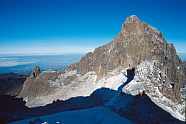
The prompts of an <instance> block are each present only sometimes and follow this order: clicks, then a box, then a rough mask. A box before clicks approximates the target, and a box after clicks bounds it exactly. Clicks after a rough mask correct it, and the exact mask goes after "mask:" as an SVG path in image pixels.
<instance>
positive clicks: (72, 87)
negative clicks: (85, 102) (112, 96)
mask: <svg viewBox="0 0 186 124" xmlns="http://www.w3.org/2000/svg"><path fill="white" fill-rule="evenodd" d="M153 63H154V62H149V61H144V62H143V63H141V64H140V65H138V66H137V68H136V74H135V77H134V79H133V80H132V81H131V82H130V83H128V84H127V85H126V86H125V87H123V89H122V91H123V92H125V93H127V94H131V95H138V94H139V93H141V92H143V91H145V93H146V94H147V95H148V96H149V97H150V99H151V100H152V101H153V102H154V103H155V104H156V105H158V106H159V107H161V108H162V109H164V110H165V111H167V112H169V113H170V114H171V115H172V116H173V117H175V118H177V119H179V120H181V121H185V103H184V102H182V103H175V102H173V101H171V100H170V99H168V98H166V97H165V96H163V94H162V93H161V92H160V91H159V89H158V86H159V85H160V83H161V82H160V80H161V79H160V76H159V72H160V70H159V69H158V68H157V67H156V65H154V64H153ZM123 73H126V68H123V67H118V68H116V69H115V70H113V71H112V72H109V73H108V74H107V75H106V76H104V77H103V78H102V79H100V80H97V75H96V73H95V72H88V73H86V74H84V75H80V74H77V72H76V70H74V71H69V72H66V73H64V74H61V75H60V76H59V77H58V79H56V80H55V81H49V84H50V86H51V87H55V88H56V91H55V92H54V93H53V94H50V95H48V96H38V97H36V98H35V99H32V100H27V103H26V105H27V106H28V107H36V106H44V105H46V104H49V103H52V102H53V101H55V100H57V99H60V100H67V99H69V98H72V97H77V96H89V95H90V94H91V93H92V92H93V91H95V90H96V89H99V88H102V87H105V88H110V89H113V90H118V87H119V86H120V85H122V84H123V83H124V82H125V81H126V80H127V77H126V76H125V75H124V74H123ZM67 80H68V81H69V82H66V81H67ZM167 86H170V84H167Z"/></svg>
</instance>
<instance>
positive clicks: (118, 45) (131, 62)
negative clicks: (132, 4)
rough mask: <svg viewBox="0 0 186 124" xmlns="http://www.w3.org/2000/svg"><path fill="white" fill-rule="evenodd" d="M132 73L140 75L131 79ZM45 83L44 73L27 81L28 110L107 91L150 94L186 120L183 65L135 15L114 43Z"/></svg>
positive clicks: (96, 51)
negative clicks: (100, 89)
mask: <svg viewBox="0 0 186 124" xmlns="http://www.w3.org/2000/svg"><path fill="white" fill-rule="evenodd" d="M130 70H133V72H134V73H135V74H132V77H131V76H129V73H128V72H129V71H130ZM55 73H56V72H55ZM35 74H36V73H35ZM45 74H46V73H45ZM49 74H50V75H52V74H54V72H53V73H52V72H50V73H49ZM47 75H48V74H47ZM55 75H56V74H55ZM45 77H46V76H44V75H43V74H42V73H41V74H39V75H38V74H36V76H35V77H34V78H32V77H29V78H28V79H27V80H26V81H25V84H24V86H23V89H22V91H21V93H20V95H19V96H21V97H23V98H24V100H25V101H27V103H26V105H27V106H28V107H36V106H44V105H46V104H49V103H52V102H53V101H55V100H58V99H60V100H67V99H69V98H72V97H77V96H89V95H90V94H91V93H92V92H94V91H95V90H96V89H99V88H102V87H105V88H110V89H113V90H119V91H121V92H125V93H127V94H131V95H138V94H139V93H140V94H141V95H143V94H142V93H146V94H147V96H148V97H149V98H150V99H151V100H152V101H153V102H154V103H155V104H156V105H158V106H160V107H161V108H163V109H164V110H165V111H167V112H169V113H170V114H171V115H172V116H174V117H175V118H178V119H180V120H182V121H184V120H185V102H184V98H183V97H182V95H181V89H182V88H183V87H185V85H184V84H185V83H184V80H185V77H186V75H185V73H184V68H183V64H182V61H181V59H180V58H179V57H178V56H177V54H176V49H175V47H174V46H173V44H170V43H168V42H167V41H166V40H165V38H164V37H163V35H162V33H161V32H160V31H158V30H157V29H155V28H153V27H152V26H150V25H148V24H146V23H145V22H143V21H141V20H140V19H139V18H138V17H137V16H135V15H132V16H129V17H127V18H126V21H125V22H124V23H123V24H122V27H121V31H120V32H119V34H118V35H117V37H116V38H115V39H113V40H112V41H111V42H110V43H108V44H106V45H103V46H101V47H98V48H96V49H95V50H94V51H93V52H90V53H87V54H86V55H85V56H84V57H82V58H81V60H80V61H79V62H78V63H75V64H72V65H69V67H68V68H67V69H66V70H65V72H64V73H57V75H56V76H55V78H52V77H53V76H51V78H45ZM129 77H130V78H129Z"/></svg>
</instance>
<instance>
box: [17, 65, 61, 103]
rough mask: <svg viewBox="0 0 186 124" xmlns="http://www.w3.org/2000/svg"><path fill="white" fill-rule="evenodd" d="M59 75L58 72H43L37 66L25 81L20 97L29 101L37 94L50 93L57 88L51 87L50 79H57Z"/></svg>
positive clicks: (44, 94)
mask: <svg viewBox="0 0 186 124" xmlns="http://www.w3.org/2000/svg"><path fill="white" fill-rule="evenodd" d="M58 75H59V73H58V72H41V71H40V67H39V66H36V67H35V68H34V69H33V72H32V74H31V75H30V76H29V77H27V79H26V81H25V82H24V85H23V88H22V90H21V92H20V93H19V97H22V98H25V100H26V101H27V100H29V99H32V98H35V97H37V96H47V95H49V94H50V93H52V92H53V91H54V90H55V88H53V87H51V86H50V84H49V83H48V81H49V80H55V79H56V78H57V77H58Z"/></svg>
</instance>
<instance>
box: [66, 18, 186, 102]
mask: <svg viewBox="0 0 186 124" xmlns="http://www.w3.org/2000/svg"><path fill="white" fill-rule="evenodd" d="M143 61H152V62H153V63H152V64H154V65H156V67H158V68H159V69H160V72H159V75H160V76H161V82H164V83H166V84H171V85H172V86H173V88H172V89H169V88H167V89H166V90H165V92H163V93H164V95H166V96H168V97H170V98H171V99H172V100H179V99H180V87H181V84H183V78H184V73H183V67H182V62H181V60H180V58H179V57H178V56H177V54H176V49H175V47H174V46H173V44H170V43H168V42H167V41H166V40H165V39H164V37H163V35H162V33H161V32H160V31H158V30H157V29H155V28H153V27H151V26H150V25H148V24H146V23H145V22H143V21H141V20H140V19H139V18H138V17H137V16H135V15H132V16H129V17H127V19H126V21H125V22H124V24H123V25H122V29H121V32H120V33H119V34H118V36H117V37H116V38H115V39H113V41H112V42H110V43H108V44H106V45H103V46H101V47H99V48H96V49H95V50H94V52H90V53H88V54H86V55H85V56H84V57H83V58H82V59H81V60H80V62H79V63H76V64H73V65H71V66H70V68H69V70H74V69H77V70H78V72H79V73H81V74H86V73H87V72H90V71H94V72H96V74H97V76H98V78H102V77H104V76H105V75H107V73H108V72H110V71H112V70H113V69H115V68H117V67H118V66H122V67H124V68H127V67H129V65H130V66H131V67H134V68H136V67H137V65H139V64H140V63H142V62H143Z"/></svg>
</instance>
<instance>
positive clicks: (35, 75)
mask: <svg viewBox="0 0 186 124" xmlns="http://www.w3.org/2000/svg"><path fill="white" fill-rule="evenodd" d="M40 73H41V70H40V67H39V66H36V67H35V68H34V69H33V72H32V77H34V78H36V77H38V76H39V74H40Z"/></svg>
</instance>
